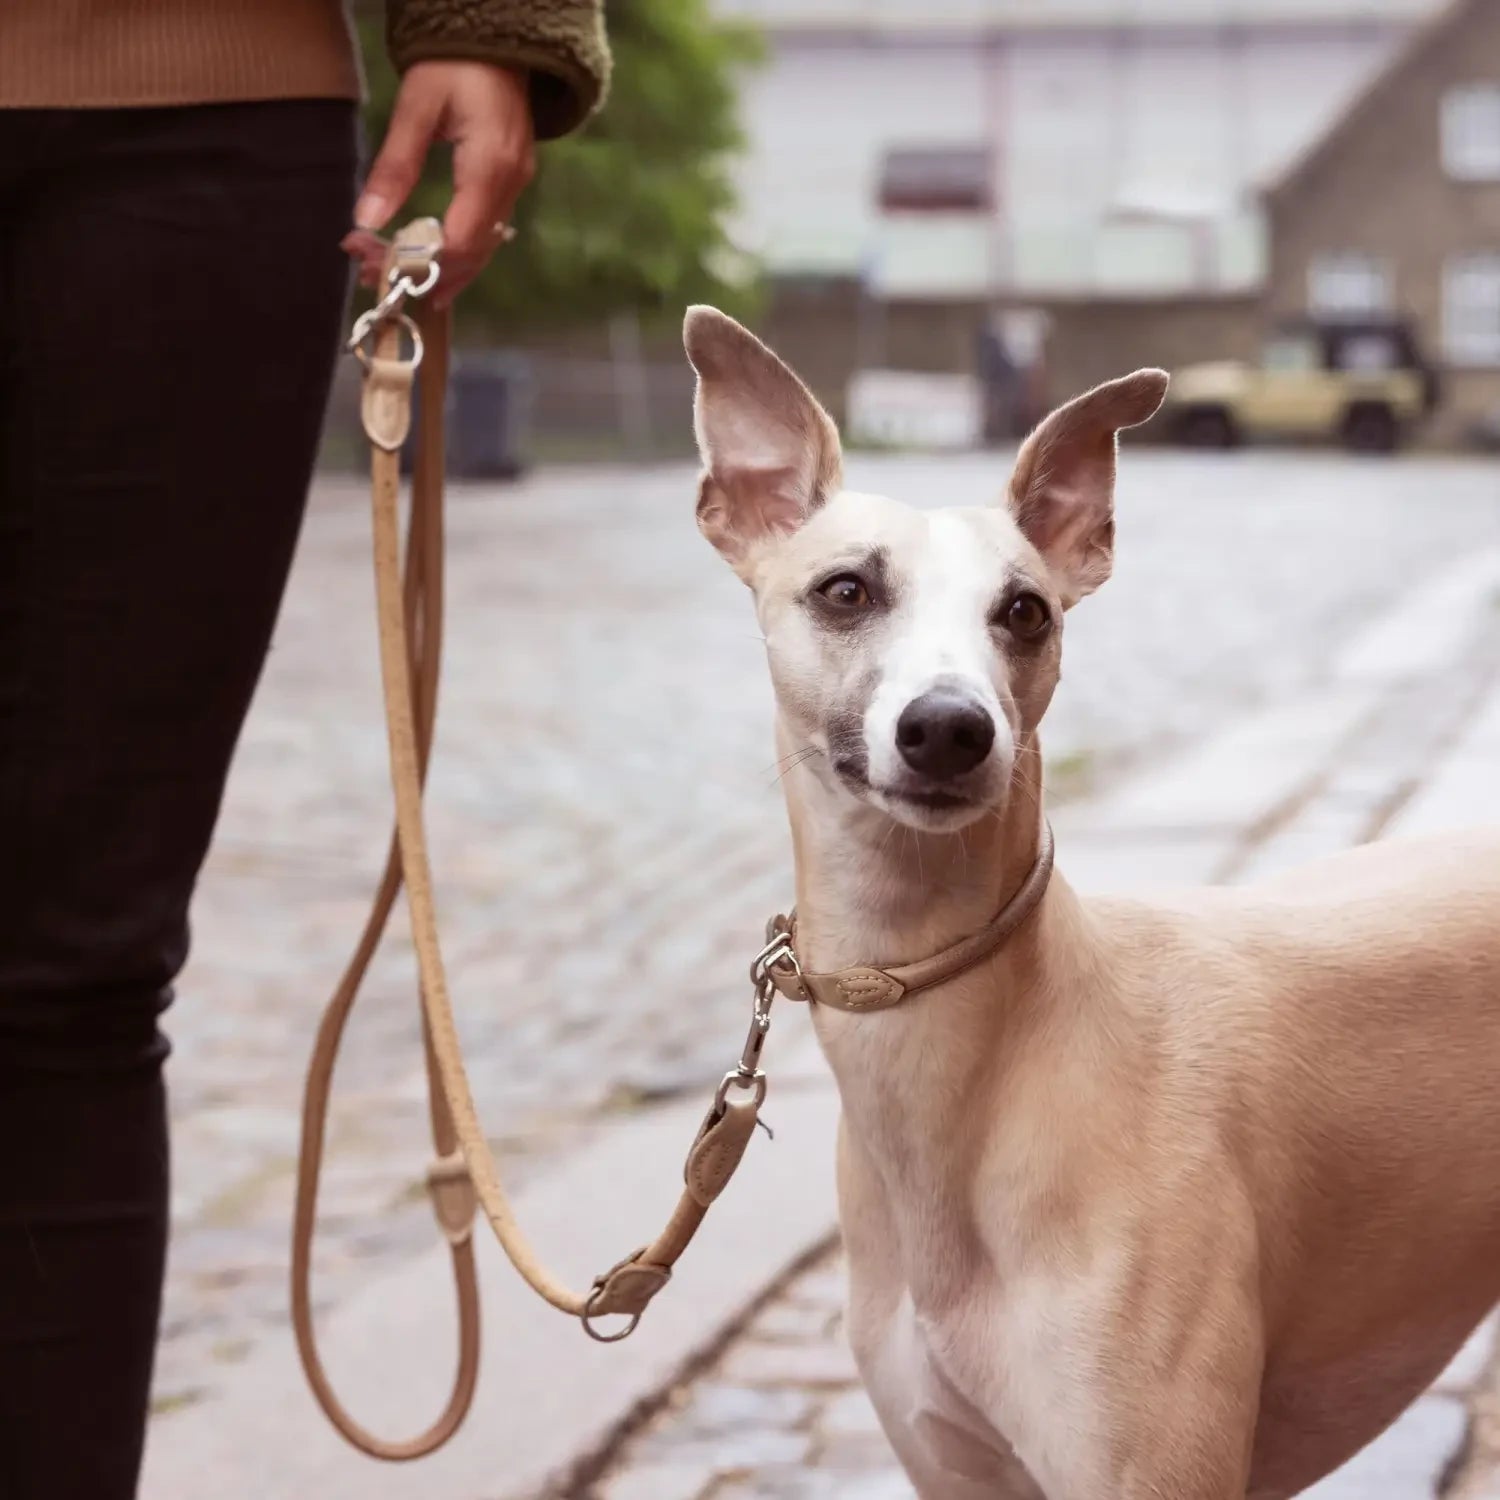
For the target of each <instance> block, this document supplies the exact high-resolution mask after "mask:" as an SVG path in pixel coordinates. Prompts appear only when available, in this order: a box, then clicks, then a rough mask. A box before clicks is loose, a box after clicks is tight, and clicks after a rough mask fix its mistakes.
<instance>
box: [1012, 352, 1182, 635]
mask: <svg viewBox="0 0 1500 1500" xmlns="http://www.w3.org/2000/svg"><path fill="white" fill-rule="evenodd" d="M1166 393H1167V375H1166V372H1165V371H1163V370H1137V371H1136V372H1135V374H1134V375H1126V376H1125V377H1124V378H1123V379H1121V380H1111V381H1109V382H1108V383H1107V384H1105V385H1100V386H1095V387H1094V389H1093V390H1091V391H1089V392H1088V393H1087V394H1086V395H1083V396H1079V397H1078V398H1077V399H1076V400H1073V401H1070V402H1068V404H1067V405H1066V406H1060V407H1058V409H1057V410H1056V411H1055V412H1053V413H1052V415H1051V416H1050V417H1048V418H1047V419H1046V420H1045V421H1043V422H1042V424H1041V425H1040V426H1039V427H1038V428H1037V429H1036V431H1035V432H1033V433H1032V434H1031V436H1030V437H1029V438H1027V439H1026V441H1025V442H1024V443H1023V444H1022V445H1021V452H1020V454H1019V455H1018V457H1017V458H1016V468H1015V473H1014V474H1012V475H1011V480H1010V491H1009V494H1008V496H1007V501H1008V503H1009V505H1010V510H1011V514H1012V515H1013V516H1014V517H1015V519H1016V524H1017V525H1018V526H1019V527H1020V528H1021V530H1022V531H1023V532H1024V533H1025V535H1026V538H1027V540H1028V541H1029V542H1030V543H1031V545H1032V546H1033V547H1035V548H1036V549H1037V551H1038V552H1040V553H1041V554H1042V556H1043V557H1044V558H1045V559H1046V561H1047V566H1048V567H1049V568H1050V569H1051V570H1052V574H1053V577H1054V578H1055V579H1056V580H1057V585H1058V589H1059V591H1060V592H1061V594H1062V600H1063V606H1064V607H1065V608H1066V607H1067V606H1068V605H1071V604H1076V603H1077V602H1078V600H1080V599H1081V598H1083V596H1084V595H1085V594H1089V593H1092V592H1093V591H1094V590H1095V589H1096V588H1098V587H1099V585H1100V584H1101V583H1103V582H1104V580H1105V579H1106V578H1108V577H1109V570H1110V566H1111V564H1112V562H1113V560H1114V547H1115V450H1116V437H1115V435H1116V433H1118V432H1119V430H1120V429H1121V428H1122V427H1135V426H1138V425H1139V424H1140V423H1142V422H1144V421H1147V420H1148V419H1149V418H1150V417H1151V416H1153V415H1154V414H1155V412H1156V409H1157V407H1159V406H1160V405H1161V403H1162V398H1163V397H1164V396H1165V395H1166Z"/></svg>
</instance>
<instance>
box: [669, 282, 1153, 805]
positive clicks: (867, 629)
mask: <svg viewBox="0 0 1500 1500" xmlns="http://www.w3.org/2000/svg"><path fill="white" fill-rule="evenodd" d="M684 342H685V344H686V346H687V352H688V358H689V359H690V360H691V362H692V364H693V368H694V369H695V370H696V371H697V374H698V392H697V399H696V401H695V404H694V420H695V426H696V429H697V434H698V446H699V450H700V452H701V453H702V456H703V463H704V474H703V479H702V482H701V485H700V489H699V496H698V524H699V526H700V528H701V529H702V531H703V533H704V535H705V536H706V537H707V538H708V539H709V541H711V542H712V543H713V544H714V546H715V547H716V548H717V549H718V550H719V552H720V553H722V554H723V556H724V557H725V558H726V559H727V560H728V561H729V563H730V565H731V566H732V567H733V568H734V570H735V572H736V573H738V574H739V576H740V577H741V578H742V579H743V580H744V581H745V582H746V583H747V584H749V586H750V587H751V589H752V590H753V591H754V594H755V601H756V609H757V612H758V615H759V617H760V622H761V628H762V630H763V631H764V634H765V637H766V641H767V647H768V651H769V656H770V663H771V675H772V679H773V682H774V684H775V688H776V696H777V700H778V704H779V707H780V711H781V713H782V715H783V716H784V719H785V721H786V725H787V728H788V731H789V733H790V734H791V735H792V736H793V737H794V740H795V743H796V744H797V745H798V746H801V745H810V746H813V747H815V748H816V749H818V750H820V751H822V752H824V754H823V756H822V757H819V758H817V759H816V760H815V762H814V767H813V768H815V769H816V770H817V771H818V773H819V775H820V777H821V778H822V779H823V780H824V782H825V783H826V784H827V785H828V786H829V788H830V789H831V790H833V791H834V792H835V793H836V794H838V795H844V796H848V797H851V798H854V799H857V800H859V801H861V802H864V803H866V804H869V805H872V806H874V807H876V808H879V809H880V810H881V811H883V812H884V813H886V814H887V815H889V816H890V817H892V818H895V819H897V820H898V821H900V822H902V823H905V824H907V825H909V826H911V827H915V828H922V829H932V830H953V829H957V828H961V827H963V826H964V825H965V824H967V823H970V822H972V821H973V820H975V819H976V818H978V817H980V816H982V815H983V814H984V813H985V812H987V811H989V810H991V809H994V808H998V807H1000V806H1002V805H1003V804H1004V801H1005V798H1006V794H1007V792H1008V789H1009V786H1010V779H1011V772H1012V769H1013V767H1014V764H1015V759H1016V750H1017V746H1018V745H1019V744H1021V743H1022V742H1023V741H1024V740H1025V739H1026V737H1028V736H1029V735H1030V734H1031V733H1032V732H1033V731H1034V730H1035V728H1036V726H1037V723H1038V721H1039V720H1040V719H1041V717H1042V714H1043V713H1044V712H1045V710H1046V707H1047V704H1048V703H1049V702H1050V700H1051V697H1052V691H1053V689H1054V687H1055V686H1056V685H1057V679H1058V671H1059V661H1060V655H1061V636H1062V615H1063V611H1064V610H1065V609H1067V608H1069V607H1070V606H1071V605H1072V604H1074V603H1076V602H1077V600H1079V599H1080V598H1082V597H1083V595H1084V594H1087V593H1089V592H1091V591H1092V590H1093V589H1095V588H1097V587H1098V586H1099V585H1100V584H1101V583H1103V582H1104V580H1105V579H1106V578H1107V577H1108V576H1109V570H1110V562H1111V556H1112V552H1113V540H1114V519H1113V518H1114V505H1113V501H1114V475H1115V447H1116V433H1117V431H1118V430H1119V429H1120V428H1122V427H1129V426H1133V425H1134V424H1136V423H1139V422H1144V421H1145V420H1146V419H1147V418H1148V417H1150V416H1151V414H1152V413H1153V412H1154V411H1155V410H1156V408H1157V407H1158V406H1159V405H1160V404H1161V399H1162V396H1163V395H1164V394H1165V392H1166V386H1167V377H1166V376H1165V375H1164V374H1163V373H1162V372H1161V371H1159V370H1140V371H1137V372H1136V373H1135V374H1134V375H1130V376H1127V377H1125V378H1124V379H1123V380H1117V381H1113V382H1111V383H1110V384H1108V385H1103V386H1100V387H1098V388H1097V389H1096V390H1093V391H1090V392H1089V393H1088V394H1087V395H1085V396H1080V397H1079V398H1078V399H1077V400H1076V401H1073V402H1071V403H1069V404H1068V405H1067V406H1064V407H1062V408H1060V409H1059V410H1058V411H1056V412H1054V413H1053V414H1052V415H1051V416H1050V417H1048V418H1047V419H1046V421H1045V422H1043V423H1042V424H1041V426H1040V427H1038V428H1037V430H1036V431H1035V432H1034V433H1033V434H1032V435H1031V437H1030V438H1028V439H1027V441H1026V443H1025V444H1024V445H1023V447H1022V449H1021V452H1020V454H1019V456H1018V458H1017V461H1016V468H1015V473H1014V474H1013V475H1012V478H1011V483H1010V486H1009V489H1008V492H1007V495H1006V498H1005V503H1004V504H1001V505H996V506H993V507H990V508H987V509H981V510H975V509H963V510H960V509H952V510H939V511H923V510H917V509H914V508H912V507H910V506H906V505H902V504H899V503H898V502H896V501H894V500H888V499H885V498H884V497H883V496H878V495H863V494H856V493H853V492H851V491H848V490H844V489H842V488H841V487H840V475H841V464H840V452H839V440H838V433H837V431H836V429H835V428H834V425H833V423H832V421H831V420H830V419H829V417H828V415H827V413H825V412H824V411H823V409H822V408H821V407H820V406H819V405H818V403H817V402H816V401H815V400H814V399H813V397H812V395H811V394H810V393H809V391H808V390H807V388H806V387H805V386H804V385H803V384H802V383H801V381H799V380H798V379H797V377H796V376H795V375H793V374H792V372H791V371H790V370H789V369H787V367H786V366H785V365H783V364H782V363H781V361H780V360H778V359H777V358H776V356H775V355H774V354H772V353H771V351H770V350H769V349H767V348H766V347H765V345H764V344H762V343H761V342H760V341H759V340H758V339H756V338H755V337H754V336H753V335H751V334H750V333H748V332H746V331H745V329H743V328H741V327H740V325H739V324H738V323H736V322H734V321H733V320H732V319H731V318H728V317H726V316H725V315H724V314H723V313H720V312H717V311H715V310H714V309H713V308H708V307H695V308H692V309H690V310H689V312H688V315H687V322H686V325H685V328H684Z"/></svg>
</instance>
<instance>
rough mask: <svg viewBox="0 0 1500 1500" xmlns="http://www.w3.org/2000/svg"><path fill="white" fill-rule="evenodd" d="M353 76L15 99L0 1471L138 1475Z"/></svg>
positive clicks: (8, 1486) (5, 583)
mask: <svg viewBox="0 0 1500 1500" xmlns="http://www.w3.org/2000/svg"><path fill="white" fill-rule="evenodd" d="M357 128H358V127H357V121H356V111H355V106H354V105H352V104H351V103H348V102H343V101H336V100H326V101H325V100H311V101H294V102H277V103H267V104H235V105H218V106H204V107H194V108H182V109H144V110H77V111H74V110H67V111H53V110H49V111H3V110H0V1496H4V1497H5V1500H129V1497H131V1496H133V1495H134V1493H135V1488H136V1481H137V1473H138V1470H139V1466H140V1456H141V1445H142V1435H143V1432H144V1427H145V1420H146V1410H147V1400H148V1389H149V1384H150V1377H151V1362H152V1346H153V1343H154V1341H155V1337H156V1326H157V1317H158V1310H159V1304H160V1296H161V1277H162V1267H163V1258H164V1253H165V1244H166V1224H167V1130H166V1111H165V1097H164V1087H163V1081H162V1064H163V1060H164V1058H165V1055H166V1045H165V1043H164V1041H163V1039H162V1036H161V1033H160V1031H159V1029H158V1019H159V1017H160V1015H161V1012H162V1010H163V1009H164V1007H165V1006H166V1005H167V1003H168V1001H169V999H170V998H171V993H172V992H171V985H172V981H173V979H174V977H175V976H176V974H177V972H178V970H179V969H180V968H181V966H182V963H183V960H184V958H185V957H186V955H187V947H188V902H189V898H190V896H191V895H192V890H193V884H194V881H195V879H196V877H197V874H198V869H199V866H200V864H201V862H202V860H203V856H204V852H205V850H206V848H207V845H208V841H209V836H210V834H211V832H212V830H213V825H214V820H215V817H216V816H217V812H218V807H219V801H220V797H221V794H222V790H223V785H224V779H225V773H226V771H227V768H228V765H229V759H230V755H231V753H232V751H233V749H234V744H235V739H236V737H237V735H238V733H239V730H240V725H241V722H242V720H243V717H244V714H245V710H246V707H247V705H248V703H249V700H250V696H251V693H252V690H253V689H254V687H255V683H256V680H257V677H258V675H259V672H260V668H261V664H262V661H263V659H264V656H265V652H266V647H267V642H268V640H269V637H270V632H271V627H272V624H273V622H274V620H275V616H276V611H277V608H278V605H279V602H280V598H281V594H282V589H283V586H284V583H285V580H286V574H287V569H288V565H289V563H290V560H291V556H292V549H293V545H294V543H295V541H296V537H297V531H298V527H299V525H300V521H301V516H302V509H303V502H304V496H305V493H306V489H307V484H308V479H309V475H310V473H311V468H312V464H313V458H314V451H315V447H316V443H317V436H318V431H319V426H320V422H321V419H322V414H323V408H324V404H325V401H326V398H327V392H328V383H329V380H330V377H331V373H332V368H333V363H334V359H335V354H336V350H337V346H338V332H339V325H340V320H341V315H342V309H343V305H344V300H345V292H346V286H347V271H346V262H345V258H344V256H343V255H342V253H341V252H340V250H339V248H338V241H339V238H340V236H341V234H343V233H344V231H345V230H346V229H347V227H348V224H349V219H350V213H351V210H352V204H353V189H354V178H355V171H356V165H357V162H356V152H357V144H356V134H357Z"/></svg>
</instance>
